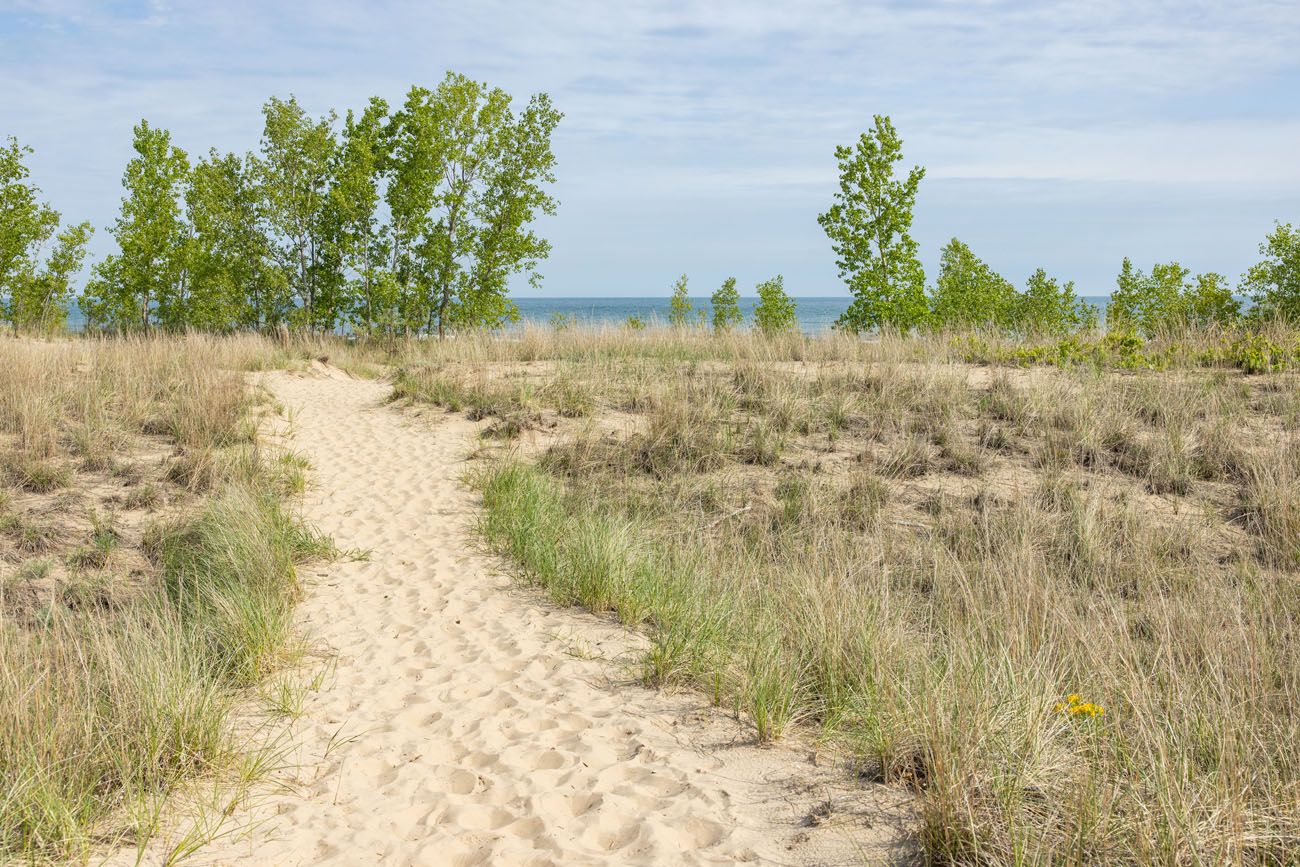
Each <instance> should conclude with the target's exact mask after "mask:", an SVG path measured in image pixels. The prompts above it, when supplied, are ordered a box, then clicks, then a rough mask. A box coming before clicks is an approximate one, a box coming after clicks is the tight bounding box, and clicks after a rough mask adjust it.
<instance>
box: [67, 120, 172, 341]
mask: <svg viewBox="0 0 1300 867" xmlns="http://www.w3.org/2000/svg"><path fill="white" fill-rule="evenodd" d="M133 144H134V148H135V152H136V156H135V157H133V158H132V159H131V161H130V162H128V163H127V165H126V171H125V173H124V174H123V175H122V186H123V187H125V189H126V196H125V197H123V199H122V209H121V213H120V214H119V215H118V218H117V220H116V221H115V222H114V223H113V228H112V230H111V232H112V234H113V237H114V238H115V239H116V240H117V246H118V249H119V252H118V253H117V254H116V255H112V256H109V257H107V258H106V259H105V260H104V261H102V262H100V263H99V265H97V266H96V267H95V269H94V277H93V278H92V279H91V281H90V283H89V285H88V286H87V287H86V297H85V298H84V299H83V302H82V307H83V309H84V310H85V311H86V315H87V317H88V318H89V319H90V320H91V321H92V322H95V323H98V324H100V325H102V326H108V327H112V328H116V329H119V330H126V329H133V328H145V329H147V328H149V327H150V325H152V324H153V323H154V322H157V323H158V324H160V325H162V326H164V327H168V328H183V327H185V325H186V318H187V301H188V299H187V289H188V287H187V280H188V273H187V268H186V264H187V263H186V251H187V239H188V237H189V227H188V226H187V224H186V222H185V219H184V214H183V212H182V210H181V195H182V191H183V189H184V186H185V183H186V181H187V178H188V176H189V171H190V164H189V158H188V157H187V156H186V155H185V152H184V151H183V150H181V149H180V148H178V147H175V146H173V145H172V143H171V133H169V132H167V130H165V129H154V128H153V127H151V126H149V122H148V121H144V120H142V121H140V123H139V124H138V125H137V126H136V127H135V130H134V143H133Z"/></svg>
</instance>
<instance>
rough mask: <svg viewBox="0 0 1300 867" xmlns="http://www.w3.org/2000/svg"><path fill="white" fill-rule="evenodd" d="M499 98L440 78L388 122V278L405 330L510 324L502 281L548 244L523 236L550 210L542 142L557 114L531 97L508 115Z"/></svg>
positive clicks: (481, 87)
mask: <svg viewBox="0 0 1300 867" xmlns="http://www.w3.org/2000/svg"><path fill="white" fill-rule="evenodd" d="M510 103H511V99H510V96H509V94H507V93H506V92H505V91H503V90H501V89H499V88H491V89H489V88H488V86H487V85H486V84H483V83H481V82H476V81H473V80H472V79H469V78H467V77H465V76H463V75H458V74H455V73H448V75H447V77H446V78H445V79H444V80H443V82H442V83H441V84H440V85H439V86H438V88H437V89H436V90H433V91H430V90H427V89H425V88H421V87H413V88H411V91H410V92H409V93H408V94H407V97H406V102H405V104H404V105H403V107H402V109H401V111H399V112H398V113H397V114H396V115H395V116H394V117H393V119H392V122H391V124H390V125H389V135H390V136H391V139H392V155H391V157H390V160H389V171H390V172H391V174H392V178H393V179H392V182H391V186H390V189H389V198H388V204H389V207H390V209H391V211H392V214H393V225H394V227H395V230H396V231H395V235H396V238H395V240H396V245H395V253H394V260H395V271H396V273H397V283H398V285H399V287H400V288H399V291H400V293H401V298H402V306H403V318H404V323H405V327H406V328H407V329H411V330H419V329H420V327H421V326H422V325H426V324H427V327H428V328H429V330H436V331H437V333H438V334H439V336H442V335H443V334H445V333H446V331H447V329H448V328H450V327H478V326H483V325H487V326H494V325H498V324H500V323H502V322H505V321H509V320H512V319H515V318H517V316H518V312H517V311H516V309H515V307H514V305H513V304H512V303H511V302H510V300H509V298H508V297H507V286H508V282H509V279H510V278H511V277H512V276H513V275H515V274H519V273H527V274H528V275H529V279H530V282H532V283H534V285H536V281H537V279H538V277H537V272H536V267H537V264H538V263H539V262H541V260H543V259H545V258H546V257H547V256H548V255H549V253H550V243H549V242H548V241H546V240H545V239H544V238H542V237H540V236H539V235H537V234H536V232H534V231H533V229H532V223H533V220H534V219H535V218H536V217H537V216H538V215H539V214H553V213H555V205H556V203H555V200H554V199H553V198H552V197H551V195H550V194H549V193H548V192H547V191H546V188H545V186H544V185H546V184H549V183H552V182H554V180H555V156H554V154H553V153H552V150H551V135H552V133H553V132H554V130H555V127H556V126H557V125H558V124H559V122H560V119H561V117H562V115H561V114H560V112H559V111H557V110H556V109H555V108H554V107H552V105H551V101H550V98H549V97H547V96H546V94H537V95H535V96H533V97H532V99H531V100H529V102H528V105H527V106H525V107H524V108H523V110H522V111H520V112H519V113H518V114H517V115H516V114H515V112H513V111H512V109H511V107H510Z"/></svg>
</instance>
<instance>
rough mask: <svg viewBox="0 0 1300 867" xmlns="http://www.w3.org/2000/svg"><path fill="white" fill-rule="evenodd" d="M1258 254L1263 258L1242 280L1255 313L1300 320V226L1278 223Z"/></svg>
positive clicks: (1292, 320)
mask: <svg viewBox="0 0 1300 867" xmlns="http://www.w3.org/2000/svg"><path fill="white" fill-rule="evenodd" d="M1259 254H1260V255H1261V256H1263V257H1264V259H1263V261H1261V262H1260V263H1259V264H1257V265H1254V266H1252V267H1251V269H1250V270H1249V271H1247V272H1246V276H1245V277H1244V278H1243V279H1242V281H1241V290H1242V291H1243V292H1244V293H1246V294H1247V295H1249V296H1250V297H1251V300H1253V301H1254V302H1255V307H1254V309H1253V310H1252V311H1251V312H1252V314H1253V315H1255V316H1262V317H1271V316H1276V317H1280V318H1282V319H1285V320H1287V321H1288V322H1300V228H1296V229H1293V228H1292V227H1291V224H1290V223H1285V224H1284V223H1275V224H1274V226H1273V231H1272V232H1270V233H1269V234H1268V236H1267V237H1266V238H1265V239H1264V243H1262V244H1260V245H1259Z"/></svg>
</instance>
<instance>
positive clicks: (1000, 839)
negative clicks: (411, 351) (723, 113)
mask: <svg viewBox="0 0 1300 867" xmlns="http://www.w3.org/2000/svg"><path fill="white" fill-rule="evenodd" d="M543 338H544V335H542V334H540V333H535V334H533V335H531V336H530V337H529V338H527V340H524V341H520V340H502V341H501V342H500V344H501V345H499V346H494V345H491V344H490V343H489V342H487V341H483V340H472V341H470V340H467V341H463V342H459V343H458V342H455V341H448V342H447V344H445V345H443V346H440V347H436V348H430V349H429V350H427V351H426V353H425V355H424V356H422V357H419V358H415V357H412V358H408V359H406V366H405V368H404V369H403V370H402V372H401V373H400V374H399V375H398V378H397V395H398V396H401V397H404V398H406V399H412V400H427V401H430V402H434V403H437V404H440V405H442V406H444V407H445V408H447V409H449V410H451V411H463V412H467V413H470V414H471V417H474V418H481V419H482V420H483V421H482V424H483V426H484V431H485V432H487V431H495V433H493V434H492V439H491V440H489V442H490V443H495V444H497V445H494V446H493V448H496V449H497V454H498V455H499V457H498V458H495V459H493V460H489V461H488V462H486V463H484V464H482V465H481V466H480V469H479V470H478V472H477V474H476V482H477V484H478V485H479V486H480V488H481V490H482V491H483V496H484V505H485V517H484V519H483V524H482V531H483V534H484V536H485V538H486V539H487V540H488V541H489V542H490V543H491V544H492V545H493V546H494V547H496V548H497V549H498V550H500V551H502V552H503V553H504V554H506V555H507V556H508V557H509V558H510V559H511V560H512V561H514V562H515V563H516V564H517V565H518V567H519V570H520V575H521V577H522V578H523V579H524V580H527V581H530V582H532V583H535V584H537V585H538V586H540V587H543V588H545V589H546V590H547V592H549V593H550V594H551V595H552V596H553V597H554V598H555V599H556V600H557V601H559V602H561V603H563V604H576V605H582V606H586V607H588V608H591V609H593V610H596V611H601V612H606V611H608V612H613V613H614V614H615V615H616V616H618V617H619V618H620V619H621V620H623V621H625V622H627V623H631V624H636V625H639V626H641V627H643V628H644V629H646V630H647V633H648V637H649V650H648V651H647V653H646V655H645V657H644V659H643V662H642V665H643V672H644V676H645V679H646V681H647V683H650V684H653V685H664V686H668V685H673V684H688V685H691V686H693V687H695V688H698V689H701V690H703V691H704V692H705V693H707V694H708V695H709V696H711V697H712V698H713V700H714V701H716V702H717V703H718V704H720V705H723V706H726V707H730V708H733V709H735V710H736V711H737V712H738V713H739V714H740V715H741V716H742V717H743V718H744V719H747V720H749V721H750V722H751V724H752V725H753V727H754V732H755V736H756V738H758V739H759V740H770V739H773V738H777V737H779V736H781V735H782V733H783V732H786V731H788V730H789V729H790V727H791V726H801V727H803V728H805V729H806V730H807V731H810V732H813V733H816V734H818V735H819V736H820V737H822V738H824V739H825V740H826V741H827V743H828V744H831V745H833V746H835V747H837V748H839V749H842V750H844V751H845V753H846V754H847V755H849V756H852V757H854V758H855V760H856V762H857V764H858V766H859V767H860V769H861V772H862V773H863V774H864V775H865V776H867V777H871V778H874V779H879V780H882V781H887V782H890V783H894V784H898V785H906V786H909V787H911V788H913V789H914V790H915V792H916V793H917V798H918V800H917V803H918V811H919V821H920V828H919V835H920V839H921V842H922V844H923V846H924V849H925V851H926V853H927V854H928V855H929V856H930V857H931V858H932V859H934V860H935V861H938V862H943V863H963V864H976V863H978V864H1001V863H1025V864H1038V863H1122V864H1152V863H1161V864H1201V863H1251V864H1285V863H1293V862H1294V858H1295V853H1296V852H1297V851H1300V761H1298V756H1300V753H1297V752H1296V750H1295V748H1294V745H1295V744H1296V743H1298V742H1300V716H1298V715H1297V708H1296V705H1295V701H1296V696H1297V695H1300V643H1297V641H1296V624H1297V623H1298V622H1300V591H1298V590H1297V588H1298V587H1300V581H1297V578H1298V577H1300V576H1298V575H1297V568H1298V563H1297V559H1296V551H1297V545H1300V523H1298V522H1297V512H1296V509H1297V504H1298V503H1300V438H1298V437H1300V433H1298V432H1300V414H1298V413H1297V409H1298V408H1300V404H1298V403H1297V398H1296V395H1297V394H1300V382H1298V381H1297V379H1296V376H1295V374H1291V373H1286V372H1282V373H1275V374H1272V375H1269V376H1254V375H1246V374H1244V373H1243V372H1242V371H1241V370H1240V369H1237V368H1235V367H1233V366H1232V365H1220V366H1210V367H1208V368H1207V367H1205V366H1203V364H1202V361H1201V360H1197V361H1196V362H1195V363H1189V364H1187V365H1184V366H1181V367H1179V366H1173V367H1170V368H1168V369H1163V370H1141V369H1139V370H1133V369H1129V368H1126V365H1116V366H1117V367H1119V368H1126V369H1120V370H1116V369H1109V368H1108V367H1107V366H1105V365H1099V364H1085V365H1067V366H1065V367H1062V368H1059V369H1058V368H1056V367H1051V368H1034V369H1021V368H1018V367H1017V366H1014V365H1013V366H1011V367H985V366H972V365H968V364H963V363H961V361H960V360H959V359H958V358H956V357H954V356H953V355H952V354H950V353H945V352H940V351H938V344H935V343H933V342H927V341H928V339H926V340H919V341H918V342H917V345H915V346H910V347H909V346H907V345H904V344H903V343H902V342H900V341H899V340H898V339H892V338H891V340H889V341H885V342H884V343H882V344H876V345H872V344H867V343H847V342H845V341H844V340H843V339H842V338H839V337H836V338H828V339H826V340H825V341H818V340H805V341H804V343H803V346H802V347H800V348H794V347H795V346H796V343H795V340H794V339H793V338H791V339H790V340H784V339H783V340H781V341H776V342H771V343H769V342H767V341H764V340H763V339H762V338H759V337H754V336H736V335H731V336H727V337H724V338H722V339H721V340H720V342H719V344H718V345H715V346H712V347H711V348H710V347H709V345H708V341H709V340H711V339H712V338H710V337H709V336H708V335H704V334H696V333H688V334H672V333H659V334H654V333H650V334H645V333H640V334H635V335H630V336H629V339H628V340H627V341H626V342H625V343H624V344H623V345H621V346H620V345H618V344H617V343H616V341H614V340H613V338H611V337H609V336H608V335H606V334H595V335H591V334H588V335H583V334H581V333H573V332H561V333H558V334H555V335H553V340H554V344H553V346H551V347H550V348H549V349H548V347H547V345H546V343H545V340H544V339H543ZM1213 339H1214V338H1212V337H1207V338H1205V340H1206V342H1207V343H1208V342H1212V340H1213ZM745 341H748V344H746V342H745ZM841 348H843V352H842V354H839V353H840V351H841ZM796 356H797V357H796ZM927 356H928V357H927ZM557 383H563V389H562V392H563V393H564V394H573V393H578V394H581V395H582V404H583V406H585V408H586V409H585V411H584V412H583V413H580V414H570V415H567V416H566V415H564V414H562V413H561V403H560V401H559V399H558V398H557V397H556V395H558V394H560V393H561V389H559V388H558V386H557ZM566 399H567V398H566ZM504 418H516V419H521V420H523V421H524V422H525V423H524V424H521V425H519V426H518V427H517V428H515V429H512V430H508V431H505V432H504V434H503V433H502V428H501V426H500V422H501V421H502V419H504Z"/></svg>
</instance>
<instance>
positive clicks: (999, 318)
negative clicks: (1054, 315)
mask: <svg viewBox="0 0 1300 867" xmlns="http://www.w3.org/2000/svg"><path fill="white" fill-rule="evenodd" d="M1017 300H1018V298H1017V294H1016V287H1015V286H1013V285H1012V284H1011V281H1009V280H1007V279H1005V278H1004V277H1002V276H1001V275H1000V274H998V273H997V272H995V271H994V270H993V269H992V268H990V267H989V266H988V265H987V264H986V263H985V262H984V261H983V260H981V259H980V258H979V257H978V256H976V255H975V253H974V252H972V251H971V248H970V247H968V246H966V245H965V244H963V243H962V242H961V241H959V240H957V239H956V238H953V239H952V240H951V241H949V242H948V244H947V246H945V247H944V248H943V254H942V256H941V258H940V261H939V277H938V279H937V280H936V282H935V288H934V295H933V298H932V303H933V319H934V324H935V325H937V326H939V327H956V328H977V327H986V328H1008V327H1010V326H1011V324H1012V322H1013V320H1014V318H1015V315H1016V305H1017Z"/></svg>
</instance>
